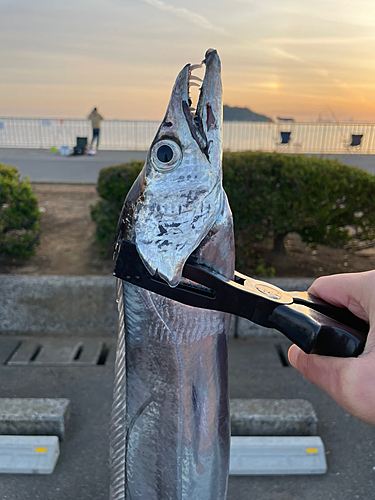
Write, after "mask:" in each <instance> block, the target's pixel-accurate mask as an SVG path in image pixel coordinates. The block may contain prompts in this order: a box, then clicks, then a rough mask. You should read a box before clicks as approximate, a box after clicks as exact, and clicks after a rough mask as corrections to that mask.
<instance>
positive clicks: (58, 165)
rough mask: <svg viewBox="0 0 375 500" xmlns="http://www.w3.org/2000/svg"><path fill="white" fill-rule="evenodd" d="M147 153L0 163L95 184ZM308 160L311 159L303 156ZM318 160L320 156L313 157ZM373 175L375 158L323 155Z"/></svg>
mask: <svg viewBox="0 0 375 500" xmlns="http://www.w3.org/2000/svg"><path fill="white" fill-rule="evenodd" d="M146 156H147V151H102V150H99V151H98V153H97V154H96V155H95V156H68V157H67V156H61V155H60V154H59V153H52V152H51V151H50V150H48V149H12V148H0V163H3V164H5V165H15V166H16V167H17V168H18V170H19V171H20V173H21V176H22V177H24V176H26V175H28V176H29V177H30V179H31V181H32V182H62V183H77V182H78V183H84V184H96V181H97V178H98V174H99V171H100V169H101V168H103V167H108V166H111V165H119V164H120V163H126V162H129V161H130V160H133V159H135V160H141V161H144V160H145V159H146ZM307 156H312V155H307ZM316 156H320V155H316ZM325 157H326V158H337V159H338V160H339V161H341V162H343V163H345V164H347V165H352V166H354V167H359V168H362V169H364V170H367V172H369V173H371V174H375V155H358V154H346V155H325Z"/></svg>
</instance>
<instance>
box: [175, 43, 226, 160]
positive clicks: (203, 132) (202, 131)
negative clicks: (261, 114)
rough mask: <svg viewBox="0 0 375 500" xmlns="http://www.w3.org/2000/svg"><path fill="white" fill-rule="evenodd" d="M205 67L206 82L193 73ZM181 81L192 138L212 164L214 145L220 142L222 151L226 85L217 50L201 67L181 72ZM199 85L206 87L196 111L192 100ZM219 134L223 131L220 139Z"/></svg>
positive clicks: (197, 66) (188, 67)
mask: <svg viewBox="0 0 375 500" xmlns="http://www.w3.org/2000/svg"><path fill="white" fill-rule="evenodd" d="M203 64H204V65H205V75H204V79H203V82H202V80H201V79H200V78H198V77H197V76H195V75H193V74H192V73H193V71H194V70H195V69H197V68H201V67H202V65H203ZM178 80H179V83H181V86H182V87H184V90H185V92H183V94H184V95H183V98H182V110H183V113H184V116H185V119H186V122H187V124H188V127H189V129H190V132H191V135H192V137H193V138H194V140H195V142H196V143H197V144H198V146H199V148H200V150H201V151H202V153H203V154H204V155H205V156H206V158H207V159H208V161H211V160H210V146H211V144H214V145H215V144H217V142H219V143H220V144H219V147H220V148H221V125H222V86H221V63H220V58H219V56H218V54H217V51H216V50H215V49H208V50H207V52H206V54H205V58H204V59H203V61H202V63H201V64H194V65H191V64H187V65H186V66H185V67H184V68H183V70H182V71H181V73H180V75H179V78H178ZM197 82H202V85H201V87H200V93H199V99H198V103H197V107H196V109H194V108H193V107H192V101H191V98H190V88H191V86H193V85H194V86H196V85H198V86H199V84H197ZM176 83H177V82H176ZM181 90H183V89H181ZM180 95H181V93H180ZM217 132H219V136H218V133H217Z"/></svg>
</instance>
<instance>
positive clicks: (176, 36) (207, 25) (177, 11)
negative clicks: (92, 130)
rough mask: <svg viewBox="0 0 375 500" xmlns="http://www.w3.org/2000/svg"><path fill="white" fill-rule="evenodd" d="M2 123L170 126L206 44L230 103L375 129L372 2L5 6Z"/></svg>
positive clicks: (164, 0) (138, 0)
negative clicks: (186, 69)
mask: <svg viewBox="0 0 375 500" xmlns="http://www.w3.org/2000/svg"><path fill="white" fill-rule="evenodd" d="M0 47H1V50H0V116H23V117H51V118H52V117H56V118H68V117H70V118H83V117H86V116H87V115H88V113H89V112H90V111H91V109H92V108H93V107H94V106H97V107H98V108H99V111H100V112H101V113H102V114H103V116H104V117H105V118H107V119H112V118H118V119H129V120H132V119H136V120H160V119H161V118H162V117H163V114H164V111H165V109H166V106H167V103H168V99H169V95H170V91H171V87H172V85H173V82H174V80H175V77H176V76H177V73H178V72H179V70H180V69H181V68H182V67H183V66H184V65H185V64H186V63H188V62H190V63H196V62H200V61H201V60H202V58H203V56H204V53H205V51H206V49H207V48H209V47H213V48H216V49H217V50H218V53H219V55H220V57H221V60H222V70H223V71H222V74H223V85H224V103H225V104H228V105H230V106H239V107H249V108H250V109H251V110H253V111H255V112H257V113H262V114H265V115H267V116H270V117H271V118H275V117H276V116H282V117H293V118H295V119H296V120H300V121H301V120H306V121H310V120H314V121H315V120H317V119H318V117H319V118H321V119H333V118H334V119H337V120H348V119H350V118H352V119H354V120H356V121H373V122H375V2H374V0H357V1H356V2H353V0H340V1H339V2H338V1H337V0H314V2H312V1H311V0H263V1H255V0H206V1H202V0H190V1H189V2H186V1H183V0H74V1H73V0H64V1H62V0H57V1H56V0H33V1H32V2H31V1H30V0H29V1H21V0H0Z"/></svg>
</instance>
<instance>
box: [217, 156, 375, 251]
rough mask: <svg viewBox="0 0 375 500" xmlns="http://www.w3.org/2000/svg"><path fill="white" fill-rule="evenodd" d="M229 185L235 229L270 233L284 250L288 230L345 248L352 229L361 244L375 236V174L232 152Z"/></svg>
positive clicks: (330, 163) (316, 161)
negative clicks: (362, 241)
mask: <svg viewBox="0 0 375 500" xmlns="http://www.w3.org/2000/svg"><path fill="white" fill-rule="evenodd" d="M223 165H224V187H225V190H226V192H227V194H228V197H229V200H230V204H231V207H232V211H233V216H234V222H235V228H236V230H241V229H246V230H247V231H248V232H249V233H251V235H252V237H253V238H254V239H258V240H261V239H264V238H266V237H267V236H269V235H270V234H271V235H272V236H273V239H274V249H275V250H278V251H283V250H284V246H283V239H284V237H285V235H286V234H287V233H288V232H297V233H299V234H300V235H301V237H302V239H303V241H305V242H307V243H312V244H317V243H320V244H324V245H329V246H337V247H340V246H343V245H344V244H345V243H347V242H348V241H349V240H350V239H351V236H350V235H349V226H350V227H351V228H352V229H354V230H355V233H356V237H357V238H359V239H362V240H371V239H374V238H375V176H373V175H371V174H369V173H367V172H365V171H364V170H361V169H358V168H355V167H349V166H347V165H343V164H342V163H340V162H338V161H336V160H323V159H320V158H316V157H306V156H303V155H286V154H281V153H260V152H244V153H227V154H225V155H224V161H223Z"/></svg>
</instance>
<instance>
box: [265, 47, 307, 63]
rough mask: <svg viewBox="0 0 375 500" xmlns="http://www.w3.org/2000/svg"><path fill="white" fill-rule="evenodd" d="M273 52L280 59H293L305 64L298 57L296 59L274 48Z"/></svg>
mask: <svg viewBox="0 0 375 500" xmlns="http://www.w3.org/2000/svg"><path fill="white" fill-rule="evenodd" d="M273 51H274V52H275V53H276V54H277V55H279V56H281V57H285V58H286V59H293V60H294V61H299V62H305V61H304V60H303V59H300V58H299V57H297V56H295V55H293V54H289V53H288V52H285V50H281V49H277V48H274V49H273Z"/></svg>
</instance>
